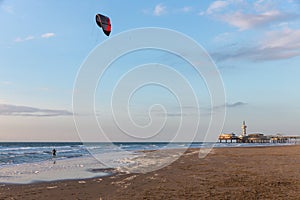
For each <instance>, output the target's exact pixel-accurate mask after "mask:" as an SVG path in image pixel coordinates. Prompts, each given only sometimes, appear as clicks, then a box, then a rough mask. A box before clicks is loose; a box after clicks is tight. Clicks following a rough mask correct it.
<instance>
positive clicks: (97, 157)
mask: <svg viewBox="0 0 300 200" xmlns="http://www.w3.org/2000/svg"><path fill="white" fill-rule="evenodd" d="M273 145H278V144H272V143H264V144H244V143H202V142H197V143H163V142H159V143H134V142H131V143H80V142H25V143H24V142H9V143H0V184H27V183H34V182H44V181H56V180H69V179H77V180H78V179H86V178H93V177H102V176H107V175H110V174H111V173H114V170H113V169H116V170H119V171H122V172H125V173H126V172H127V173H130V170H129V169H135V170H138V169H139V168H143V169H144V170H145V169H147V170H149V169H150V168H147V167H148V166H152V168H151V170H155V169H158V168H162V167H164V166H166V165H167V164H170V163H171V162H173V161H174V160H176V159H177V158H178V157H179V156H180V155H182V153H183V152H184V151H185V150H186V149H187V148H201V149H209V150H210V149H212V148H219V147H247V146H273ZM281 145H282V144H281ZM285 145H290V144H285ZM53 149H55V150H56V156H53V155H52V150H53ZM162 149H167V150H176V149H177V150H178V149H179V150H181V151H180V153H177V154H172V155H169V154H168V156H165V155H162V154H153V155H151V156H150V157H149V158H147V159H146V158H145V155H144V152H145V150H146V151H147V150H148V152H151V151H153V152H155V150H162ZM170 158H172V159H170ZM154 165H155V167H154V168H153V166H154ZM157 166H158V167H157ZM151 170H150V171H151ZM143 172H145V171H143ZM146 172H147V171H146Z"/></svg>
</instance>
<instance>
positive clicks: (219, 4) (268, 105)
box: [0, 0, 300, 141]
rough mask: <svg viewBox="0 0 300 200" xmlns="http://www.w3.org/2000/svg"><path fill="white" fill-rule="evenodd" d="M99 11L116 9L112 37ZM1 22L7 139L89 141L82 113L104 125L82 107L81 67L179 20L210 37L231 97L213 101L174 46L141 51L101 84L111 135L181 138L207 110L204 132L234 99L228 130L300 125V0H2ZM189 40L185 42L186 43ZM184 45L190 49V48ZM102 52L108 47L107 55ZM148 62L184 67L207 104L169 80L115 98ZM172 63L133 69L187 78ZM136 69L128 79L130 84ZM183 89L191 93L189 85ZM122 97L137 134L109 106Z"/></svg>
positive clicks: (103, 115) (205, 42)
mask: <svg viewBox="0 0 300 200" xmlns="http://www.w3.org/2000/svg"><path fill="white" fill-rule="evenodd" d="M97 13H102V14H104V15H107V16H109V17H110V19H111V22H112V32H111V35H110V36H109V37H106V36H105V35H104V34H103V32H102V31H101V29H100V28H99V27H98V26H97V25H96V23H95V14H97ZM0 25H1V31H0V141H80V140H81V139H82V136H83V135H84V134H86V133H82V132H81V133H78V132H77V131H76V126H75V122H74V116H73V115H75V116H80V117H81V119H82V123H84V124H85V127H86V129H85V131H86V132H89V131H90V132H94V131H95V130H94V126H93V125H91V123H93V122H91V121H89V120H87V119H88V118H86V120H85V119H84V118H85V116H86V115H90V113H84V111H83V112H82V113H75V112H74V107H73V105H72V103H73V101H74V99H73V97H74V93H73V92H74V91H76V90H74V85H75V83H76V78H77V76H78V73H79V72H80V69H81V67H82V65H83V63H84V61H85V60H86V59H87V58H88V57H89V55H90V54H91V52H93V50H95V49H96V48H97V47H99V45H100V46H101V44H103V43H105V42H109V41H111V40H113V38H114V37H116V36H118V35H120V34H122V33H123V32H126V31H130V30H134V29H137V28H139V29H140V28H146V27H157V28H164V29H168V30H174V31H176V32H178V33H181V34H184V35H186V36H187V37H189V38H191V39H192V40H193V41H195V42H197V43H198V44H199V45H200V46H201V47H203V49H204V50H205V51H206V52H207V53H208V55H209V57H210V58H211V59H212V62H213V63H214V64H215V66H216V68H217V69H218V72H219V73H220V77H221V79H222V83H223V87H224V91H225V95H226V99H225V101H224V103H222V104H220V105H213V108H212V105H211V100H210V98H211V96H210V91H209V90H208V89H207V86H206V85H205V82H204V81H203V79H202V78H201V77H199V76H197V75H196V73H195V71H193V69H192V66H191V65H190V64H189V63H186V62H185V61H184V60H182V59H181V58H179V57H176V56H174V55H173V54H172V53H170V52H164V51H160V50H157V49H156V50H153V49H152V50H151V49H146V50H141V51H136V52H131V53H129V54H128V55H123V56H121V57H120V58H118V59H117V60H116V61H114V62H113V63H112V64H111V66H110V68H109V69H108V70H107V72H106V74H105V76H103V79H101V81H100V82H99V85H97V87H96V88H97V89H96V91H95V113H94V115H96V117H97V118H98V123H99V121H100V122H101V125H102V126H103V130H101V131H104V132H105V134H107V135H110V136H111V138H110V139H111V140H115V141H129V140H131V139H137V138H145V137H148V136H149V137H148V139H149V141H150V140H151V139H154V140H156V141H163V140H171V139H172V137H173V136H174V134H175V133H176V130H177V129H178V127H179V126H180V120H181V119H182V116H184V118H186V119H187V120H189V119H191V120H194V119H198V118H199V116H198V115H197V112H198V111H200V113H201V114H200V123H199V130H198V134H200V135H201V134H203V133H204V132H205V131H206V130H207V129H208V128H207V127H208V125H209V122H210V119H211V116H212V115H214V114H215V113H214V112H218V110H219V109H220V108H224V109H226V117H225V120H224V124H223V122H222V121H220V123H222V127H223V128H222V130H221V132H225V133H231V132H234V133H236V134H237V135H239V134H240V133H241V125H242V121H244V120H245V121H246V124H247V125H248V132H252V133H257V132H259V133H265V134H285V135H299V134H300V133H299V122H298V121H299V120H300V105H299V102H300V93H299V91H300V79H299V74H300V67H299V66H300V57H299V55H300V1H298V0H287V1H280V0H252V1H246V0H227V1H192V0H187V1H171V0H168V1H156V0H153V1H138V0H131V1H127V2H122V3H120V1H116V0H90V1H83V0H81V1H79V0H74V1H72V2H70V1H67V0H60V1H58V0H53V1H45V0H26V1H17V0H0ZM146 39H147V38H146V37H145V40H146ZM108 44H109V43H108ZM174 44H176V41H174ZM120 45H121V46H122V45H125V43H124V44H120ZM181 46H182V44H178V48H179V49H180V47H181ZM112 48H118V47H117V46H113V47H112ZM180 51H182V52H183V54H184V53H185V52H186V51H188V49H187V48H185V49H180ZM101 56H102V55H98V59H99V60H98V61H100V62H101ZM103 56H104V55H103ZM199 59H200V58H199ZM200 61H201V60H199V62H200ZM147 63H159V64H162V65H168V66H170V67H171V68H172V69H175V70H176V71H177V72H178V73H179V74H180V75H182V76H184V77H185V78H186V80H188V81H189V83H190V85H191V88H192V89H193V90H194V91H195V96H196V97H197V100H198V101H199V102H200V103H199V107H197V108H195V107H192V106H191V105H189V104H188V103H187V104H185V105H184V106H183V107H182V106H180V104H178V99H176V95H175V96H174V94H173V93H172V91H170V90H168V87H166V88H164V87H162V86H161V85H157V84H156V85H155V84H153V85H145V86H143V87H140V89H138V90H137V91H135V92H133V95H132V98H131V99H129V100H128V99H123V97H125V96H126V95H125V94H123V93H122V95H123V96H122V95H121V96H122V97H120V98H118V100H116V101H113V102H112V100H111V98H110V97H112V96H113V95H114V94H113V93H112V91H113V90H114V87H115V86H116V85H117V84H118V81H120V79H121V78H122V76H124V74H125V75H126V74H128V72H129V71H130V70H131V69H133V68H134V67H136V66H141V65H144V64H147ZM147 69H149V68H145V70H144V72H145V71H147ZM150 69H152V68H151V67H150ZM168 73H169V72H166V74H165V72H164V71H163V70H162V71H159V70H158V71H157V72H156V71H155V70H152V71H149V73H148V72H147V73H142V74H141V76H138V77H137V76H135V78H136V79H135V78H134V77H133V79H135V80H145V79H147V78H149V77H156V78H157V77H159V75H158V74H160V75H161V76H162V77H164V78H165V79H166V80H170V81H171V82H173V84H174V87H175V88H176V87H177V88H181V86H180V84H179V83H180V81H178V82H177V80H179V79H176V77H175V75H174V77H173V76H172V75H170V76H168ZM163 75H164V76H163ZM125 78H126V76H125ZM133 79H128V80H127V82H125V83H126V84H130V83H131V81H130V80H133ZM212 79H213V78H212ZM126 84H125V85H126ZM181 89H183V88H181ZM179 90H180V89H179ZM80 95H82V96H84V95H85V94H80ZM183 96H187V97H188V98H189V95H188V94H187V93H183ZM190 98H191V99H192V97H190ZM191 101H192V100H191ZM124 102H126V104H124ZM112 104H114V105H115V108H116V109H118V113H117V114H118V116H120V119H121V120H120V121H121V122H122V121H123V122H124V121H125V122H126V120H127V119H128V115H127V112H126V109H127V108H126V109H125V107H126V106H127V107H128V109H129V110H130V119H131V118H132V120H131V121H130V120H129V121H127V122H128V123H130V122H134V124H135V125H136V127H139V129H138V130H139V131H138V132H137V133H134V134H137V135H133V137H130V136H132V135H130V133H125V135H124V130H123V131H122V130H120V127H117V126H116V125H114V123H113V122H112V119H111V115H109V114H108V113H109V112H110V109H111V105H112ZM161 105H164V107H163V108H162V106H161ZM122 106H125V107H122ZM82 109H83V110H84V107H83V108H82ZM123 109H124V110H123ZM149 109H150V111H149ZM212 109H214V111H212ZM165 111H166V112H165ZM180 116H181V117H180ZM162 117H163V118H162ZM165 119H166V122H167V124H166V125H165V126H164V127H163V128H161V129H159V128H158V130H159V133H155V134H156V135H155V136H153V135H151V134H154V133H147V131H146V130H145V131H144V132H143V127H144V128H147V126H148V125H149V123H150V124H151V123H152V122H157V123H158V125H162V124H161V122H162V121H164V120H165ZM83 121H84V122H83ZM127 125H128V124H127ZM121 129H122V128H121ZM185 131H186V132H189V129H186V130H185ZM125 132H126V131H125ZM126 134H127V135H126ZM132 134H133V133H132ZM147 134H150V135H147ZM218 134H219V133H216V135H218ZM214 136H215V135H214ZM200 138H202V136H200V137H199V139H200ZM89 139H90V140H93V141H94V139H96V138H89ZM202 139H203V138H202ZM211 139H212V140H213V139H214V137H211ZM138 141H140V140H138Z"/></svg>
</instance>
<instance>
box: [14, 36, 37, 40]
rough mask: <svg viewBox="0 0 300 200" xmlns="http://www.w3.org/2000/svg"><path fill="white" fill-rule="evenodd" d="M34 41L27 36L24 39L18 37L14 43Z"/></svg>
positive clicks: (32, 37) (31, 37)
mask: <svg viewBox="0 0 300 200" xmlns="http://www.w3.org/2000/svg"><path fill="white" fill-rule="evenodd" d="M34 39H35V37H34V36H32V35H29V36H27V37H26V38H20V37H18V38H16V39H15V42H25V41H29V40H34Z"/></svg>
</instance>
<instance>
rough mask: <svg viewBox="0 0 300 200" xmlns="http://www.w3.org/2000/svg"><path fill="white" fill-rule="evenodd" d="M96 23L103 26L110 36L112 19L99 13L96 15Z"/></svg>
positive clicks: (106, 33)
mask: <svg viewBox="0 0 300 200" xmlns="http://www.w3.org/2000/svg"><path fill="white" fill-rule="evenodd" d="M96 23H97V25H98V26H99V27H101V28H102V30H103V32H104V33H105V35H107V36H109V34H110V32H111V24H110V19H109V18H108V17H106V16H104V15H101V14H97V15H96Z"/></svg>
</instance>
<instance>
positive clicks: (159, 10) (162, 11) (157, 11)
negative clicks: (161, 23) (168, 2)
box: [153, 4, 167, 16]
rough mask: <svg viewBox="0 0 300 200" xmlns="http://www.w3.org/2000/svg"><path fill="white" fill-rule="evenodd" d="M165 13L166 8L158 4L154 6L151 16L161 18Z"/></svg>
mask: <svg viewBox="0 0 300 200" xmlns="http://www.w3.org/2000/svg"><path fill="white" fill-rule="evenodd" d="M166 12H167V7H166V6H164V5H163V4H158V5H156V6H155V8H154V10H153V15H155V16H161V15H163V14H165V13H166Z"/></svg>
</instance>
